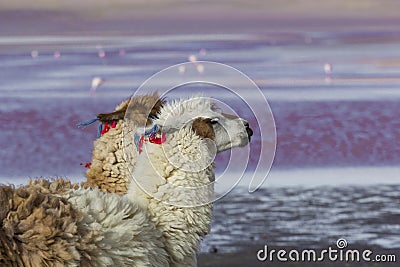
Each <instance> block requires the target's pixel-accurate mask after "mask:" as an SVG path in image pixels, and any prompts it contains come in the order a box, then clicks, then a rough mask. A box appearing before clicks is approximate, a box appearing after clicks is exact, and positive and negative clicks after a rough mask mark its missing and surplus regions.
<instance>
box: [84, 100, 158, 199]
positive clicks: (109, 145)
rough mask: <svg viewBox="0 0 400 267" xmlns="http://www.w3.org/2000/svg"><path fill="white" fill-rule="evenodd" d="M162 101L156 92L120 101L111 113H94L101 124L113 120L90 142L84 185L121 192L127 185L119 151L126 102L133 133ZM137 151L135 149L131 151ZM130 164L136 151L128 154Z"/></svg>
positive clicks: (121, 148) (127, 175)
mask: <svg viewBox="0 0 400 267" xmlns="http://www.w3.org/2000/svg"><path fill="white" fill-rule="evenodd" d="M163 103H164V101H163V100H162V99H160V98H159V96H158V94H157V93H153V94H152V95H144V96H135V97H132V98H131V99H128V100H125V101H123V102H122V103H121V104H119V105H118V106H117V107H116V108H115V111H114V112H112V113H103V114H99V115H98V119H99V120H100V121H101V122H102V123H107V122H111V121H116V125H115V127H114V128H111V127H110V128H109V129H108V131H107V132H105V133H104V134H103V135H101V137H100V138H98V139H97V140H96V141H94V148H93V152H92V163H91V166H90V167H89V169H88V170H87V172H86V177H87V182H86V183H83V184H84V185H85V186H89V187H97V188H99V189H100V190H101V191H103V192H110V193H117V194H120V195H122V194H124V193H125V192H126V190H127V186H128V182H129V181H128V178H129V173H128V166H127V164H126V161H125V159H124V154H123V143H122V139H123V130H124V117H125V114H126V111H127V109H128V105H129V121H130V122H132V123H133V124H134V125H132V126H131V127H132V128H134V129H131V130H132V132H135V130H136V129H135V128H136V127H143V126H146V125H148V124H150V123H151V121H152V119H154V118H155V117H157V114H158V112H159V110H160V108H161V107H162V105H163ZM133 152H134V153H137V151H136V150H133ZM131 157H132V158H131V159H130V164H131V165H133V164H134V162H135V160H136V157H137V154H135V155H131Z"/></svg>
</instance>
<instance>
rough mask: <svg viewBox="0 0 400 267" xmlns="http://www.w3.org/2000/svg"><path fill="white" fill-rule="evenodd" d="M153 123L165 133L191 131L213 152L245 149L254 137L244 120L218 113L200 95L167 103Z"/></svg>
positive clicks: (209, 101)
mask: <svg viewBox="0 0 400 267" xmlns="http://www.w3.org/2000/svg"><path fill="white" fill-rule="evenodd" d="M154 124H157V125H158V126H159V127H160V129H162V131H163V132H165V133H168V132H174V131H178V130H182V129H187V128H191V129H192V130H193V131H194V132H195V133H196V134H197V135H198V136H200V137H201V138H202V139H208V140H209V141H210V142H213V144H214V145H215V148H216V152H221V151H224V150H227V149H230V148H234V147H241V146H245V145H247V144H248V142H249V141H250V137H251V136H252V135H253V131H252V130H251V128H250V127H249V123H248V122H247V121H246V120H244V119H242V118H239V117H237V116H234V115H230V114H225V113H222V112H219V111H218V109H217V108H216V107H215V105H214V104H213V103H212V102H211V100H210V98H207V97H203V96H197V97H192V98H190V99H186V100H179V101H175V102H172V103H168V104H166V105H165V106H164V107H162V108H161V110H160V114H159V118H157V119H156V120H155V121H154Z"/></svg>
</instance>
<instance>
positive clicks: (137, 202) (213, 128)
mask: <svg viewBox="0 0 400 267" xmlns="http://www.w3.org/2000/svg"><path fill="white" fill-rule="evenodd" d="M128 117H129V116H128ZM126 123H129V122H126ZM149 129H156V130H154V132H152V134H150V135H147V133H148V132H149ZM136 134H137V135H138V136H139V137H141V140H143V142H142V143H139V144H138V147H137V150H138V154H139V156H138V157H137V162H136V166H135V168H134V171H133V173H132V178H131V179H132V181H131V182H130V184H129V188H128V191H127V193H126V195H123V196H119V195H117V194H113V193H108V192H101V191H100V190H99V189H98V188H93V189H89V188H86V189H85V188H79V189H76V188H75V186H74V185H71V184H70V183H68V182H65V181H63V180H56V181H54V182H48V181H45V180H42V181H35V182H32V183H30V184H28V185H26V186H22V187H20V188H17V189H15V188H14V187H12V186H0V264H1V266H157V267H159V266H195V265H196V251H197V250H198V246H199V242H200V240H201V238H202V237H203V236H205V235H206V234H207V233H208V232H209V229H210V223H211V216H212V196H213V185H212V182H213V180H214V170H213V168H214V165H213V159H214V154H215V153H218V152H220V151H224V150H226V149H230V148H232V147H237V146H245V145H247V144H248V142H249V140H250V136H251V135H252V130H251V129H250V128H249V125H248V123H247V122H246V121H245V120H243V119H241V118H238V117H234V116H231V115H226V114H223V113H220V112H218V111H216V109H215V108H214V107H213V105H212V104H211V102H210V101H209V100H208V99H206V98H202V97H194V98H191V99H188V100H180V101H177V102H172V103H167V104H165V105H164V106H163V107H161V109H160V113H159V116H158V118H155V119H154V120H153V122H152V124H151V125H149V126H147V127H145V128H144V129H143V128H138V129H137V130H136ZM142 137H143V138H142Z"/></svg>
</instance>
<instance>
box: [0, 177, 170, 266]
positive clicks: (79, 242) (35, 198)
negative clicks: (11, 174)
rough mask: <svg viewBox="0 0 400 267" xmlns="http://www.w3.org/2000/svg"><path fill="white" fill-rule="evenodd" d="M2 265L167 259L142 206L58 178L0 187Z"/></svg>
mask: <svg viewBox="0 0 400 267" xmlns="http://www.w3.org/2000/svg"><path fill="white" fill-rule="evenodd" d="M71 189H73V190H71ZM138 225H140V228H138ZM121 229H125V230H126V231H127V233H129V234H127V233H125V232H124V233H123V234H122V233H121ZM139 244H140V245H139ZM0 266H2V267H3V266H5V267H38V266H48V267H50V266H54V267H62V266H70V267H78V266H88V267H95V266H121V267H122V266H153V267H155V266H168V262H167V261H166V252H165V249H164V244H163V238H162V236H161V233H160V232H159V231H157V230H156V228H155V226H154V225H153V224H152V223H151V222H150V220H149V219H148V216H147V213H146V212H144V211H143V210H142V209H140V208H139V207H138V206H137V205H135V204H132V203H131V202H129V201H128V200H127V199H126V198H123V197H120V196H118V195H116V194H107V193H101V192H99V191H98V190H97V189H83V188H78V186H77V185H73V184H71V182H70V181H68V180H63V179H58V180H55V181H52V182H50V181H47V180H33V181H30V183H29V184H28V185H24V186H21V187H19V188H15V187H13V186H4V185H3V186H0Z"/></svg>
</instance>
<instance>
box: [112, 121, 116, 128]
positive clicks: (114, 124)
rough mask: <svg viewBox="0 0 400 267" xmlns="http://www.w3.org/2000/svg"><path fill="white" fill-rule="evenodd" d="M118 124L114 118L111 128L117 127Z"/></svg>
mask: <svg viewBox="0 0 400 267" xmlns="http://www.w3.org/2000/svg"><path fill="white" fill-rule="evenodd" d="M116 126H117V121H116V120H113V121H112V123H111V128H115V127H116Z"/></svg>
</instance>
